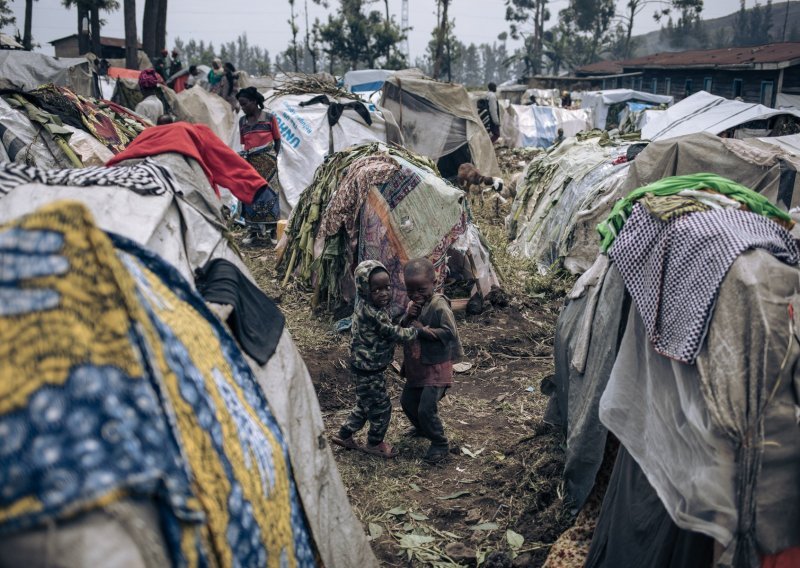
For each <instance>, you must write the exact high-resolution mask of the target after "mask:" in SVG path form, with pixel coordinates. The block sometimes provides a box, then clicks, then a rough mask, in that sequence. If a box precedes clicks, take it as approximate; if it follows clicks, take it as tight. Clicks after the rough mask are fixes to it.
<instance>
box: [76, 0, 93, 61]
mask: <svg viewBox="0 0 800 568" xmlns="http://www.w3.org/2000/svg"><path fill="white" fill-rule="evenodd" d="M84 22H85V23H86V26H85V27H84ZM88 26H89V10H87V9H86V7H85V6H84V5H83V4H78V53H80V54H81V55H83V54H84V53H88V52H89V49H90V46H89V27H88Z"/></svg>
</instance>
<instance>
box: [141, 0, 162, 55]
mask: <svg viewBox="0 0 800 568" xmlns="http://www.w3.org/2000/svg"><path fill="white" fill-rule="evenodd" d="M159 3H160V2H159V0H145V1H144V16H143V17H142V49H144V52H145V53H146V54H147V56H148V57H149V58H150V59H153V58H155V57H156V55H158V54H159V53H158V51H157V50H156V20H158V5H159Z"/></svg>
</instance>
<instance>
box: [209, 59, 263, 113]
mask: <svg viewBox="0 0 800 568" xmlns="http://www.w3.org/2000/svg"><path fill="white" fill-rule="evenodd" d="M224 71H225V73H224V74H223V75H222V83H220V84H221V85H222V89H221V92H220V96H221V97H222V98H223V99H225V100H226V101H228V103H229V104H230V105H231V108H232V109H233V112H234V113H235V112H237V111H238V110H239V102H238V100H237V99H238V98H239V97H238V94H237V91H238V90H239V76H238V74H237V73H236V67H234V66H233V63H231V62H230V61H227V62H225V67H224ZM254 90H255V89H254ZM262 100H263V97H262Z"/></svg>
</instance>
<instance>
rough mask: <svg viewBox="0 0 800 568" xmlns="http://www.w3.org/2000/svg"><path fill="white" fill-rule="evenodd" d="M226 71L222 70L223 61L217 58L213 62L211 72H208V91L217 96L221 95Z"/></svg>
mask: <svg viewBox="0 0 800 568" xmlns="http://www.w3.org/2000/svg"><path fill="white" fill-rule="evenodd" d="M224 75H225V71H224V70H223V69H222V59H220V58H219V57H215V58H214V61H212V62H211V70H210V71H209V72H208V90H209V91H211V92H212V93H216V94H217V95H221V90H222V77H223V76H224Z"/></svg>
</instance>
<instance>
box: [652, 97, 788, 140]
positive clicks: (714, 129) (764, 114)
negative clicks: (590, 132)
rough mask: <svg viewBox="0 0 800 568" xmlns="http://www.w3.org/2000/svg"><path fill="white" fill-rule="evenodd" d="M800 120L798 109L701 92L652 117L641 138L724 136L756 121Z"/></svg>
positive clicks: (664, 138) (663, 138)
mask: <svg viewBox="0 0 800 568" xmlns="http://www.w3.org/2000/svg"><path fill="white" fill-rule="evenodd" d="M781 115H783V116H790V117H796V118H800V111H797V110H790V109H784V110H776V109H774V108H769V107H766V106H764V105H760V104H755V103H745V102H742V101H732V100H730V99H726V98H723V97H718V96H716V95H712V94H709V93H707V92H705V91H700V92H698V93H695V94H693V95H692V96H690V97H686V98H685V99H683V100H682V101H680V102H679V103H677V104H675V105H673V106H672V107H670V108H668V109H667V110H665V111H663V112H661V113H659V114H658V115H654V116H652V117H651V118H650V119H649V120H648V121H647V123H646V124H645V125H644V127H643V128H642V138H646V139H648V140H666V139H668V138H676V137H678V136H684V135H686V134H694V133H697V132H708V133H710V134H722V133H723V132H725V131H726V130H730V129H732V128H737V127H740V126H742V125H744V124H746V123H748V122H752V121H755V120H767V119H771V118H775V117H778V116H781Z"/></svg>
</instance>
